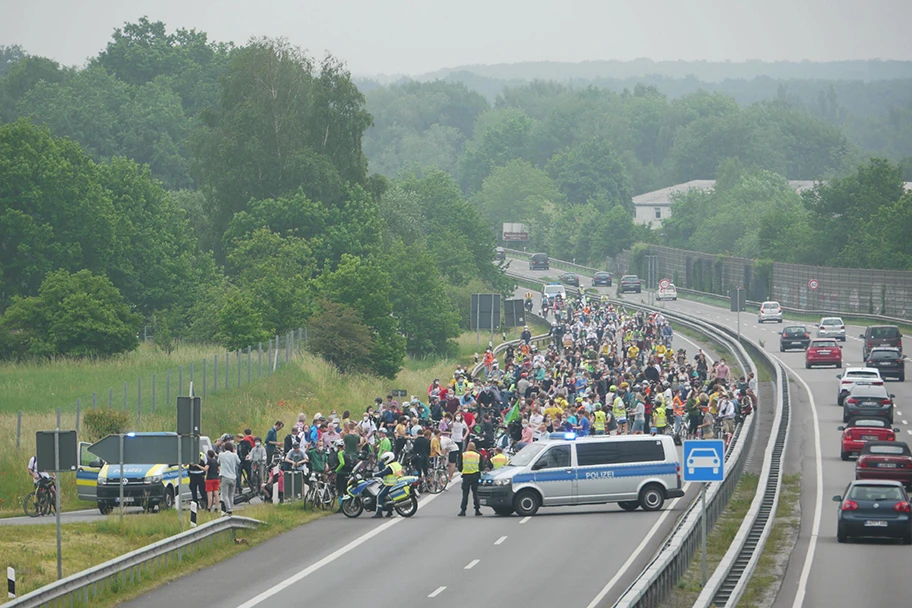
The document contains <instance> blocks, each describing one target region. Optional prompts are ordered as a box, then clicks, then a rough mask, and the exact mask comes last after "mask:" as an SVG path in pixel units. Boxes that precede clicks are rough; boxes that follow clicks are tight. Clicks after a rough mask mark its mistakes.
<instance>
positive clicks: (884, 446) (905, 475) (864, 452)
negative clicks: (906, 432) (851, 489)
mask: <svg viewBox="0 0 912 608" xmlns="http://www.w3.org/2000/svg"><path fill="white" fill-rule="evenodd" d="M855 479H889V480H892V481H898V482H900V483H902V484H904V485H905V486H906V487H907V488H908V487H912V452H910V451H909V446H908V445H907V444H906V443H905V442H903V441H868V442H866V443H865V445H864V447H863V448H861V454H860V455H859V456H858V461H857V462H856V463H855Z"/></svg>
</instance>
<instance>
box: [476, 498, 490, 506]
mask: <svg viewBox="0 0 912 608" xmlns="http://www.w3.org/2000/svg"><path fill="white" fill-rule="evenodd" d="M478 504H481V505H486V504H488V499H487V498H479V499H478Z"/></svg>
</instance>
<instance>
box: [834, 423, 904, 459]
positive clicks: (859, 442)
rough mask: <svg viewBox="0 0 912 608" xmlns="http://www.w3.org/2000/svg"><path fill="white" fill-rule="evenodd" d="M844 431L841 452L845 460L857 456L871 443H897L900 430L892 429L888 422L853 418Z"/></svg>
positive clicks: (841, 428) (843, 427)
mask: <svg viewBox="0 0 912 608" xmlns="http://www.w3.org/2000/svg"><path fill="white" fill-rule="evenodd" d="M838 428H839V430H840V431H842V448H841V449H840V450H839V452H840V456H842V459H843V460H848V459H849V456H857V455H858V454H860V453H861V449H862V448H863V447H864V446H865V444H866V443H867V442H869V441H896V433H898V432H899V429H891V428H890V425H889V424H887V421H886V420H880V419H878V418H852V419H851V420H849V423H848V424H847V425H845V426H840V427H838Z"/></svg>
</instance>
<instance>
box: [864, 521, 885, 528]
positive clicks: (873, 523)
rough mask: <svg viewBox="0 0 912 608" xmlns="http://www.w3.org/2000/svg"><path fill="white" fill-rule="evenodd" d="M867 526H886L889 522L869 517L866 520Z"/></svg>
mask: <svg viewBox="0 0 912 608" xmlns="http://www.w3.org/2000/svg"><path fill="white" fill-rule="evenodd" d="M865 527H866V528H886V527H887V522H886V521H884V520H882V519H869V520H868V521H866V522H865Z"/></svg>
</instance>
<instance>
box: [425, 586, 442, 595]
mask: <svg viewBox="0 0 912 608" xmlns="http://www.w3.org/2000/svg"><path fill="white" fill-rule="evenodd" d="M444 589H446V587H445V586H444V587H437V588H436V589H434V590H433V591H432V592H431V593H429V594H428V597H437V596H438V595H440V594H441V593H443V590H444Z"/></svg>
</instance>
